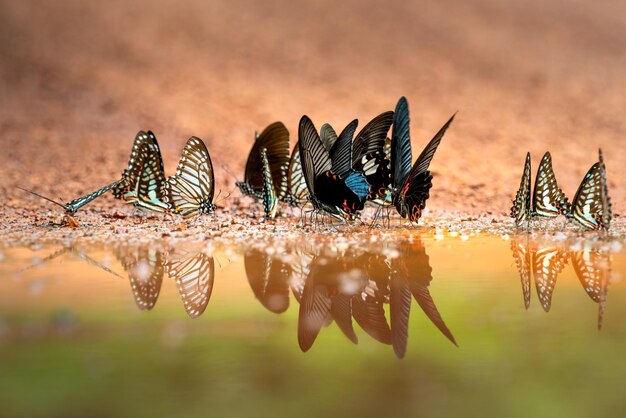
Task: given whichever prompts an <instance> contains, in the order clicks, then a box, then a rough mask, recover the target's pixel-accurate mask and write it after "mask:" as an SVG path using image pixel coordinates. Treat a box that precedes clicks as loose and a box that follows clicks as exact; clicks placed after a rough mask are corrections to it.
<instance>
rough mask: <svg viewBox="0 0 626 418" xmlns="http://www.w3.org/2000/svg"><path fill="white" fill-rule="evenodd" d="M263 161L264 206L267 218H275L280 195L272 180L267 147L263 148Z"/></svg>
mask: <svg viewBox="0 0 626 418" xmlns="http://www.w3.org/2000/svg"><path fill="white" fill-rule="evenodd" d="M261 162H262V166H263V208H264V209H265V218H267V219H274V217H275V216H276V212H277V210H278V196H276V190H275V189H274V183H273V181H272V172H271V171H270V163H269V161H268V159H267V149H265V148H262V149H261Z"/></svg>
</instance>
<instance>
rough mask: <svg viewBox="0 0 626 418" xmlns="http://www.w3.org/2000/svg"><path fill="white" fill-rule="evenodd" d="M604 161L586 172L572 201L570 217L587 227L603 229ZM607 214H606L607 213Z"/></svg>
mask: <svg viewBox="0 0 626 418" xmlns="http://www.w3.org/2000/svg"><path fill="white" fill-rule="evenodd" d="M602 166H603V163H600V162H597V163H595V164H594V165H593V166H591V168H590V169H589V171H588V172H587V174H585V177H584V178H583V181H582V182H581V183H580V186H579V187H578V191H577V192H576V196H575V197H574V200H573V202H572V207H571V210H570V212H569V214H568V217H569V218H572V219H574V220H575V221H576V222H578V223H579V224H580V225H582V226H583V227H585V228H587V229H602V228H603V224H602V216H603V215H604V212H605V210H604V208H605V207H604V205H605V201H603V198H602V195H603V189H604V185H603V167H602ZM605 216H606V215H605Z"/></svg>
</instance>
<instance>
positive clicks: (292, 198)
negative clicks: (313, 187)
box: [285, 144, 309, 206]
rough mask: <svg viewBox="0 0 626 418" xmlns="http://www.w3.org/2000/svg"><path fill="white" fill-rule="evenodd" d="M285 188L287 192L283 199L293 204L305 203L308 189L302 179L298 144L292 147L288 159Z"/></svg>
mask: <svg viewBox="0 0 626 418" xmlns="http://www.w3.org/2000/svg"><path fill="white" fill-rule="evenodd" d="M287 182H288V185H287V189H288V190H289V194H288V196H287V198H286V199H285V200H286V201H288V202H289V203H291V204H292V205H294V206H303V205H305V204H306V203H307V201H308V199H307V196H308V195H309V191H308V189H307V185H306V182H305V181H304V173H303V171H302V161H301V160H300V149H299V147H298V144H296V145H295V146H294V147H293V151H292V153H291V159H290V161H289V171H288V174H287Z"/></svg>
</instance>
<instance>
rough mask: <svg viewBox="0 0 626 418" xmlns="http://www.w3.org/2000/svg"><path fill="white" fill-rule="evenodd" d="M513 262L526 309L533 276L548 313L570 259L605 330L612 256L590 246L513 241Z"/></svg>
mask: <svg viewBox="0 0 626 418" xmlns="http://www.w3.org/2000/svg"><path fill="white" fill-rule="evenodd" d="M511 251H512V253H513V259H514V260H515V264H516V265H517V270H518V272H519V275H520V280H521V284H522V293H523V296H524V306H525V307H526V309H528V308H529V306H530V301H531V293H532V292H531V286H532V285H531V276H533V277H534V281H535V287H536V290H537V296H538V298H539V303H540V304H541V307H542V308H543V310H544V311H546V312H548V311H549V310H550V308H551V306H552V295H553V293H554V288H555V286H556V282H557V278H558V276H559V274H560V273H561V272H562V271H563V269H564V268H565V266H566V265H567V262H568V260H571V262H572V267H573V268H574V272H575V273H576V276H577V277H578V279H579V281H580V283H581V285H582V287H583V289H584V290H585V292H586V293H587V295H589V297H590V298H591V300H592V301H594V302H595V303H598V304H599V312H598V329H600V328H602V321H603V316H604V311H605V308H606V296H607V292H608V286H609V276H610V255H609V254H608V253H607V252H606V251H603V250H602V249H601V248H594V247H592V246H590V245H589V244H587V245H585V246H583V247H582V248H581V249H577V248H576V246H575V245H573V246H569V247H568V246H566V244H565V243H560V244H556V243H535V242H532V241H530V239H529V238H524V239H521V238H520V239H514V240H512V241H511Z"/></svg>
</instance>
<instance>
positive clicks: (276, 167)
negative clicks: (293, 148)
mask: <svg viewBox="0 0 626 418" xmlns="http://www.w3.org/2000/svg"><path fill="white" fill-rule="evenodd" d="M263 148H265V149H266V150H267V161H268V163H269V171H270V173H271V177H272V182H273V184H274V190H276V194H277V197H278V199H283V198H284V197H285V196H286V195H287V169H288V165H289V131H288V130H287V128H286V127H285V125H283V123H282V122H274V123H272V124H271V125H269V126H268V127H267V128H265V129H264V130H263V132H261V134H260V135H256V137H255V141H254V144H253V145H252V149H251V150H250V154H248V161H247V162H246V169H245V172H244V180H243V181H238V182H236V183H235V184H236V185H237V187H239V189H240V190H241V192H242V193H243V194H244V195H247V196H253V197H256V198H259V199H263V184H264V182H263V161H262V159H261V150H262V149H263Z"/></svg>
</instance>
